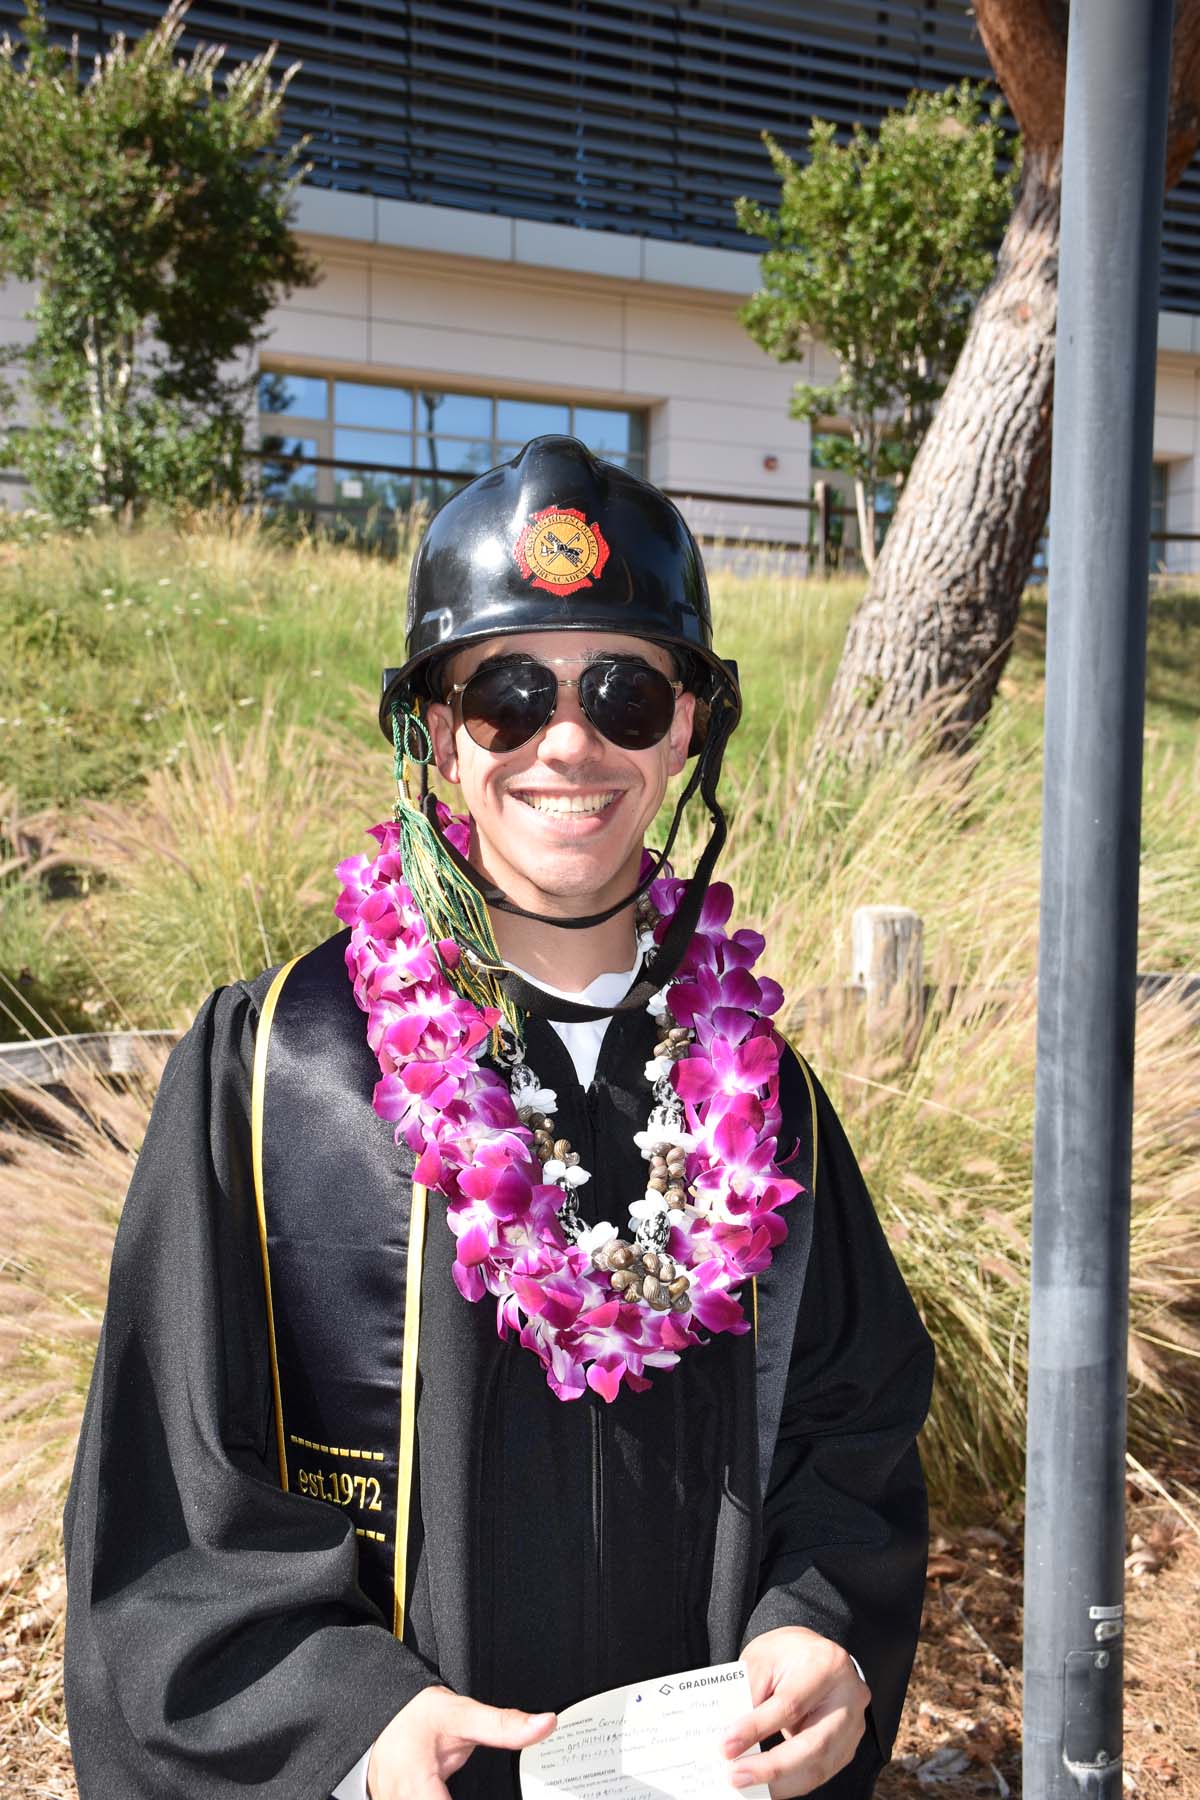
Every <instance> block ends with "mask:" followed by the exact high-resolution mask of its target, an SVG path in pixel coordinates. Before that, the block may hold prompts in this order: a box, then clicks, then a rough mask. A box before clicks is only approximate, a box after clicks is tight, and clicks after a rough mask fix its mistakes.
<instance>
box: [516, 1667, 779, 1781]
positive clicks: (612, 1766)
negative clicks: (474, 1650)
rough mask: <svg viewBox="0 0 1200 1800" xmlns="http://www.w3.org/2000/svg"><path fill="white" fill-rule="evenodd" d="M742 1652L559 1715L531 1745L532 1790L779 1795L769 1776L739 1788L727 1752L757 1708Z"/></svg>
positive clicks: (527, 1759)
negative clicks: (740, 1723)
mask: <svg viewBox="0 0 1200 1800" xmlns="http://www.w3.org/2000/svg"><path fill="white" fill-rule="evenodd" d="M752 1705H753V1702H752V1700H751V1698H750V1677H749V1675H748V1674H747V1672H746V1669H745V1667H744V1665H743V1664H742V1663H740V1662H734V1663H719V1664H717V1665H716V1666H714V1667H713V1668H710V1669H688V1670H685V1672H684V1673H683V1674H681V1675H664V1676H661V1677H660V1678H659V1679H657V1680H655V1681H648V1682H645V1683H643V1684H642V1685H641V1686H634V1687H623V1688H613V1689H612V1691H611V1692H610V1693H607V1694H596V1695H594V1696H593V1698H592V1699H590V1700H581V1701H580V1703H579V1705H578V1706H570V1707H568V1708H567V1710H566V1711H565V1712H561V1713H559V1715H558V1729H557V1730H556V1731H555V1732H554V1733H553V1735H552V1736H551V1737H548V1738H547V1739H546V1740H545V1742H544V1743H541V1744H533V1745H531V1746H530V1748H529V1749H528V1750H523V1751H522V1752H521V1793H522V1796H523V1800H731V1796H732V1795H734V1794H742V1795H744V1796H746V1800H770V1790H769V1788H768V1787H767V1786H766V1783H765V1782H755V1784H754V1786H753V1787H748V1788H735V1787H733V1786H732V1785H731V1783H730V1780H729V1774H730V1770H731V1769H732V1768H733V1766H734V1765H733V1763H732V1762H731V1761H730V1759H729V1758H728V1757H727V1756H724V1755H722V1752H721V1741H722V1739H723V1737H724V1735H725V1733H726V1732H727V1731H728V1729H729V1727H730V1726H731V1725H732V1724H733V1723H734V1721H735V1720H736V1719H738V1718H741V1717H743V1716H744V1715H745V1714H746V1713H748V1712H749V1711H750V1709H751V1706H752Z"/></svg>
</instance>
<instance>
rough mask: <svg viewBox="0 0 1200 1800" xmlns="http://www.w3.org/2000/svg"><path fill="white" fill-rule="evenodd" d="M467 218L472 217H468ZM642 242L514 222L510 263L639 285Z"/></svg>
mask: <svg viewBox="0 0 1200 1800" xmlns="http://www.w3.org/2000/svg"><path fill="white" fill-rule="evenodd" d="M467 216H468V217H474V215H473V214H468V215H467ZM644 244H645V239H644V238H640V237H626V236H625V234H624V233H623V232H619V231H577V230H576V229H575V228H574V226H572V225H545V224H542V223H541V222H540V221H538V220H537V219H514V220H513V261H514V262H519V263H533V264H536V265H537V266H538V267H539V268H543V269H570V270H572V271H573V272H574V273H576V274H580V275H612V276H616V277H619V278H620V280H622V281H641V279H642V249H643V245H644Z"/></svg>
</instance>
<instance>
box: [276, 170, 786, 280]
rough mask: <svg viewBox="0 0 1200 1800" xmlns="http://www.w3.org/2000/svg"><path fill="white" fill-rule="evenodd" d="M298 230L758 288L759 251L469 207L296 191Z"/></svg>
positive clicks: (540, 265)
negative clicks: (552, 222)
mask: <svg viewBox="0 0 1200 1800" xmlns="http://www.w3.org/2000/svg"><path fill="white" fill-rule="evenodd" d="M296 228H297V230H299V231H306V232H310V233H312V234H313V235H314V236H318V237H329V238H343V239H345V240H347V241H348V242H350V243H357V244H363V243H366V244H381V245H382V244H386V245H388V246H389V247H390V248H392V249H397V250H426V251H433V252H435V253H440V254H442V255H445V256H471V257H478V258H479V259H480V260H482V261H484V262H501V263H512V264H517V265H520V266H523V267H526V268H537V269H561V270H564V271H566V272H568V273H570V274H573V275H599V276H601V277H605V278H608V279H610V280H614V281H644V282H646V283H647V284H653V285H654V286H655V287H664V286H665V287H682V288H694V289H697V290H699V291H700V292H703V293H717V294H738V295H745V294H750V293H752V292H753V291H754V289H755V288H756V287H757V285H758V257H757V256H756V255H755V254H754V253H753V252H752V251H742V250H714V249H710V248H709V247H708V246H707V245H704V244H677V243H669V242H666V241H663V240H660V239H658V238H647V237H639V236H637V235H635V234H634V233H628V234H627V233H625V232H620V231H581V230H577V229H576V228H575V227H574V226H573V225H549V224H546V223H544V222H543V221H541V220H538V219H513V218H509V217H507V216H506V215H504V214H500V213H481V212H471V211H469V210H468V209H467V208H465V207H463V208H459V207H456V206H420V205H417V204H416V203H415V202H413V201H409V200H385V199H380V198H376V197H375V196H374V195H372V194H347V193H342V192H340V191H339V190H336V189H333V188H316V187H302V188H300V189H299V190H298V191H297V194H296Z"/></svg>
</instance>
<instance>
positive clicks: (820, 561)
mask: <svg viewBox="0 0 1200 1800" xmlns="http://www.w3.org/2000/svg"><path fill="white" fill-rule="evenodd" d="M813 503H814V505H815V507H816V512H817V574H818V575H820V577H821V578H822V580H824V578H825V576H826V575H828V573H829V516H830V511H829V509H830V498H829V483H828V482H827V481H817V482H814V483H813Z"/></svg>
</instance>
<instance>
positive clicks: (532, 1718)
mask: <svg viewBox="0 0 1200 1800" xmlns="http://www.w3.org/2000/svg"><path fill="white" fill-rule="evenodd" d="M455 1700H456V1702H457V1704H456V1705H455V1706H453V1707H451V1708H448V1709H447V1712H448V1717H447V1718H446V1720H445V1729H446V1730H447V1731H449V1732H452V1733H453V1734H454V1736H455V1737H458V1738H461V1739H462V1740H463V1742H464V1743H467V1744H487V1745H488V1746H489V1747H490V1748H491V1749H493V1750H523V1749H524V1748H525V1746H526V1745H527V1744H536V1743H539V1742H540V1741H541V1739H542V1738H545V1737H549V1736H550V1733H551V1732H552V1731H553V1730H554V1727H555V1726H556V1725H557V1723H558V1719H557V1717H556V1715H555V1714H554V1713H549V1712H547V1713H527V1712H521V1711H520V1710H519V1709H518V1708H517V1707H515V1706H485V1705H484V1703H483V1701H482V1700H472V1699H470V1698H469V1697H468V1696H467V1695H465V1694H456V1695H455Z"/></svg>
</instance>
